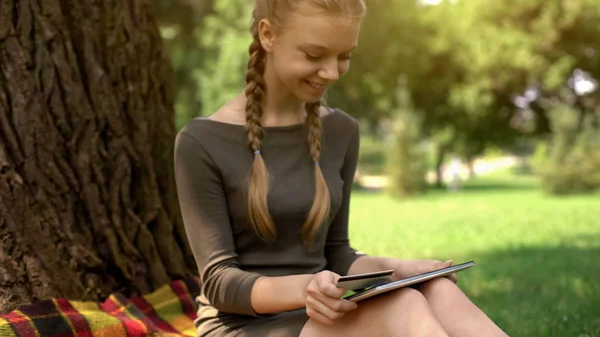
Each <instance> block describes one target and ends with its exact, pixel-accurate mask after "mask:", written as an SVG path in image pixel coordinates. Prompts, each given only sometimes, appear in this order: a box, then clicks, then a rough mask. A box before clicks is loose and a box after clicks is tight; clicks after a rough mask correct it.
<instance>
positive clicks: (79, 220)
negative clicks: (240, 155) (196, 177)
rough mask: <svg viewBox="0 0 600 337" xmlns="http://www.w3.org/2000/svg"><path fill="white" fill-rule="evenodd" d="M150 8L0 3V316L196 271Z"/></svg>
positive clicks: (112, 2) (136, 3) (149, 285)
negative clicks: (21, 307) (175, 170)
mask: <svg viewBox="0 0 600 337" xmlns="http://www.w3.org/2000/svg"><path fill="white" fill-rule="evenodd" d="M172 75H173V74H172V70H171V68H170V64H169V62H168V60H167V58H166V55H165V53H164V50H163V45H162V42H161V38H160V35H159V30H158V27H157V24H156V22H155V20H154V17H153V15H152V11H151V4H150V3H149V2H148V1H144V0H129V1H120V0H119V1H117V0H106V1H101V2H98V1H91V0H80V1H69V2H67V3H66V2H64V1H59V0H44V1H39V0H4V1H2V4H1V6H0V311H1V312H6V311H8V310H11V309H13V308H14V307H15V306H17V305H20V304H25V303H30V302H34V301H36V300H38V299H46V298H50V297H53V296H64V297H67V298H69V299H92V300H93V299H99V298H101V297H103V296H106V295H107V294H109V293H110V292H112V291H122V292H124V293H125V294H128V295H133V294H136V293H140V292H147V291H151V290H153V289H155V288H156V287H158V286H160V285H163V284H165V283H167V282H169V281H170V280H171V279H175V278H180V277H185V276H191V275H193V274H196V268H195V265H194V261H193V256H192V254H191V252H190V250H189V247H188V246H187V239H186V237H185V232H184V229H183V225H182V220H181V217H180V212H179V206H178V202H177V196H176V191H175V184H174V179H173V165H172V164H173V161H172V152H173V140H174V135H175V130H176V129H175V125H174V111H173V92H172V88H171V86H172Z"/></svg>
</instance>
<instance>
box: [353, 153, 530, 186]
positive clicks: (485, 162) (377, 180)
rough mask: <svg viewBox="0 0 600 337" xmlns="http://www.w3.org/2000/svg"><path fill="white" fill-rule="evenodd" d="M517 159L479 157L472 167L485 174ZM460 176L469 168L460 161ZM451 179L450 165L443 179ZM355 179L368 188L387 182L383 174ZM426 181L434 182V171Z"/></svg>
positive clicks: (447, 180)
mask: <svg viewBox="0 0 600 337" xmlns="http://www.w3.org/2000/svg"><path fill="white" fill-rule="evenodd" d="M518 163H519V159H518V158H517V157H515V156H504V157H500V158H493V159H485V158H480V159H476V160H475V162H474V164H473V169H474V171H475V175H476V176H483V175H486V174H490V173H493V172H496V171H500V170H504V169H507V168H511V167H514V166H516V165H518ZM460 178H461V180H467V179H469V168H468V167H467V165H465V163H462V164H461V166H460ZM451 179H452V172H451V168H450V167H445V168H444V181H445V182H449V181H450V180H451ZM357 181H358V182H359V183H360V185H361V186H363V187H366V188H369V189H380V188H384V187H386V186H387V184H388V178H387V177H386V176H384V175H371V176H370V175H365V176H362V175H359V176H358V177H357ZM427 181H428V182H429V183H433V182H435V172H434V171H430V172H428V174H427Z"/></svg>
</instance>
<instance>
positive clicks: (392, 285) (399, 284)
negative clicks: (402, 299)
mask: <svg viewBox="0 0 600 337" xmlns="http://www.w3.org/2000/svg"><path fill="white" fill-rule="evenodd" d="M473 266H475V261H470V262H465V263H461V264H457V265H455V266H450V267H447V268H442V269H438V270H434V271H431V272H428V273H423V274H419V275H415V276H411V277H407V278H404V279H402V280H398V281H393V282H388V283H385V284H380V285H378V286H374V287H371V288H368V289H365V290H362V291H359V292H356V293H354V294H352V293H351V294H348V295H346V296H344V297H343V298H344V299H346V300H349V301H353V302H359V301H362V300H366V299H367V298H371V297H373V296H377V295H380V294H384V293H387V292H389V291H392V290H395V289H399V288H403V287H407V286H410V285H414V284H418V283H421V282H425V281H428V280H431V279H434V278H437V277H442V276H448V275H450V274H452V273H456V272H459V271H461V270H465V269H467V268H471V267H473Z"/></svg>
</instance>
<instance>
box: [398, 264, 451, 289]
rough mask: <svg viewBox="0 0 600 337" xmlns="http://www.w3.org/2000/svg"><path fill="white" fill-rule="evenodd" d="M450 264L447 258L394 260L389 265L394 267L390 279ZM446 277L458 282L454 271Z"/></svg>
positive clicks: (421, 272) (401, 277)
mask: <svg viewBox="0 0 600 337" xmlns="http://www.w3.org/2000/svg"><path fill="white" fill-rule="evenodd" d="M450 266H452V260H448V261H446V262H441V261H437V260H394V261H393V262H392V265H391V266H390V267H391V268H390V269H394V273H393V274H392V276H391V277H390V279H391V280H392V281H397V280H400V279H403V278H406V277H410V276H414V275H418V274H423V273H427V272H430V271H434V270H438V269H442V268H446V267H450ZM446 277H447V278H448V279H450V280H451V281H452V282H454V283H457V282H458V277H457V276H456V273H452V274H450V275H449V276H446Z"/></svg>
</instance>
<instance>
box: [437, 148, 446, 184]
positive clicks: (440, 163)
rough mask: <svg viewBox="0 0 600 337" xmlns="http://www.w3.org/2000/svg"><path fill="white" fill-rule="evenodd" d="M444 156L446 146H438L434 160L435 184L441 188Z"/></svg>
mask: <svg viewBox="0 0 600 337" xmlns="http://www.w3.org/2000/svg"><path fill="white" fill-rule="evenodd" d="M445 158H446V147H445V146H440V147H439V148H438V151H437V158H436V161H435V186H436V187H437V188H441V187H442V186H443V185H444V159H445Z"/></svg>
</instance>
